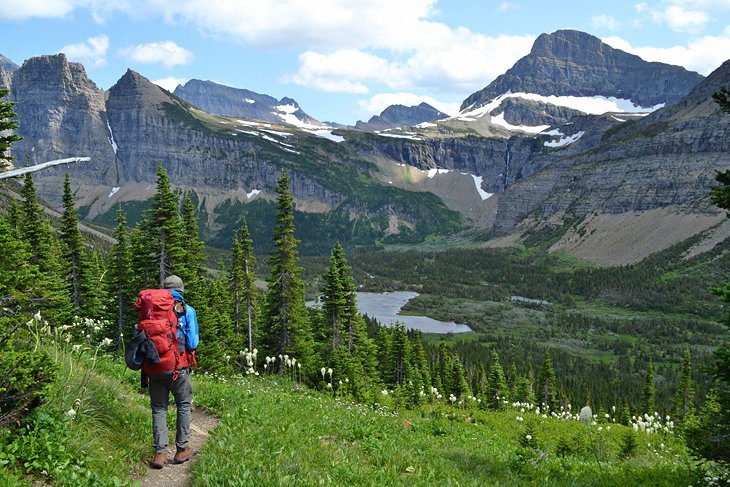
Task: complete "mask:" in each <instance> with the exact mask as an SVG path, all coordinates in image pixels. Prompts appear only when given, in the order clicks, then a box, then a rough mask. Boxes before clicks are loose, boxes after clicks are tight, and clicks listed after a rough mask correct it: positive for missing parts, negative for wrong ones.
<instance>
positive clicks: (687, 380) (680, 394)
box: [675, 347, 695, 419]
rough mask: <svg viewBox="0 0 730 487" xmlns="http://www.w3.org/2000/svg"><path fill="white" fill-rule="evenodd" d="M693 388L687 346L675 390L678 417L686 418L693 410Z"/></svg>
mask: <svg viewBox="0 0 730 487" xmlns="http://www.w3.org/2000/svg"><path fill="white" fill-rule="evenodd" d="M694 397H695V389H694V384H693V381H692V352H690V349H689V347H687V348H685V349H684V358H683V360H682V375H681V376H680V379H679V390H678V391H677V398H676V400H675V403H676V406H675V407H676V414H678V415H679V417H680V418H683V419H684V418H686V417H687V415H689V414H692V412H693V410H694Z"/></svg>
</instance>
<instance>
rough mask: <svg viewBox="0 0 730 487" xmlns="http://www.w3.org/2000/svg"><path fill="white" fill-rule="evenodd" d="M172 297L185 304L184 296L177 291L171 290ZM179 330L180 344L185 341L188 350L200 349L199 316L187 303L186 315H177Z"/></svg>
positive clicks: (178, 338)
mask: <svg viewBox="0 0 730 487" xmlns="http://www.w3.org/2000/svg"><path fill="white" fill-rule="evenodd" d="M170 292H171V293H172V297H173V299H174V300H175V301H178V302H181V303H185V298H184V297H183V294H182V293H181V292H180V291H178V290H177V289H170ZM177 319H178V328H177V340H178V342H179V341H181V340H182V339H184V340H185V348H187V349H188V350H195V349H196V348H198V343H200V336H199V335H198V315H197V313H196V312H195V308H193V307H192V306H190V305H189V304H187V303H185V313H183V314H179V315H177Z"/></svg>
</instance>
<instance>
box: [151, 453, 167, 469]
mask: <svg viewBox="0 0 730 487" xmlns="http://www.w3.org/2000/svg"><path fill="white" fill-rule="evenodd" d="M166 463H167V455H165V453H164V452H163V453H158V454H157V455H155V458H154V459H153V460H152V461H151V462H150V467H152V468H155V469H157V470H159V469H161V468H162V467H164V466H165V464H166Z"/></svg>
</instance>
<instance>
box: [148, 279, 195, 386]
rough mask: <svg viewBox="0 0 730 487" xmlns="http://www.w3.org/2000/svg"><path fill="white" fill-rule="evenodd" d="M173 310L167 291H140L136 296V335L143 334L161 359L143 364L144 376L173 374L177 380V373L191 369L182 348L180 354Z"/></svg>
mask: <svg viewBox="0 0 730 487" xmlns="http://www.w3.org/2000/svg"><path fill="white" fill-rule="evenodd" d="M174 306H175V300H174V299H173V297H172V294H171V293H170V290H169V289H143V290H142V291H140V292H139V294H138V298H137V303H136V304H135V307H136V308H137V316H138V318H139V323H138V324H137V331H142V330H144V332H145V334H146V335H147V337H148V338H149V339H150V340H151V341H152V343H153V344H154V346H155V349H157V353H158V354H159V355H160V363H159V364H157V365H152V364H150V363H149V361H148V360H145V361H144V364H143V365H142V371H143V372H144V373H145V374H147V375H151V374H164V373H167V372H173V374H174V375H175V376H176V375H177V371H178V370H179V369H181V368H184V367H189V366H190V363H189V361H188V357H187V354H186V353H185V349H184V345H183V350H182V352H181V351H180V346H179V344H178V339H177V315H176V314H175V311H174V309H173V307H174ZM175 378H176V377H175Z"/></svg>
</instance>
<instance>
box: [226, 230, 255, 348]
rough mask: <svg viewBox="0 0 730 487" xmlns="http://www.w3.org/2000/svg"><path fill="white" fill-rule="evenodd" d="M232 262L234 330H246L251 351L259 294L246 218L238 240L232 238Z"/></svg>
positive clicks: (239, 331) (231, 282) (234, 237)
mask: <svg viewBox="0 0 730 487" xmlns="http://www.w3.org/2000/svg"><path fill="white" fill-rule="evenodd" d="M232 260H233V265H232V266H231V273H230V277H229V281H230V285H231V291H232V297H233V322H234V328H235V332H236V333H241V330H242V329H244V328H245V329H246V330H247V334H248V349H249V350H253V347H254V337H255V336H256V329H255V327H254V325H255V323H256V320H257V316H258V301H259V293H258V289H256V274H255V268H256V256H255V255H254V252H253V240H252V239H251V234H250V233H249V230H248V222H247V220H246V218H244V219H243V224H242V225H241V234H240V238H239V236H238V235H234V236H233V248H232ZM241 308H243V310H242V309H241ZM244 319H245V325H246V326H245V327H244V326H243V324H244Z"/></svg>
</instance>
